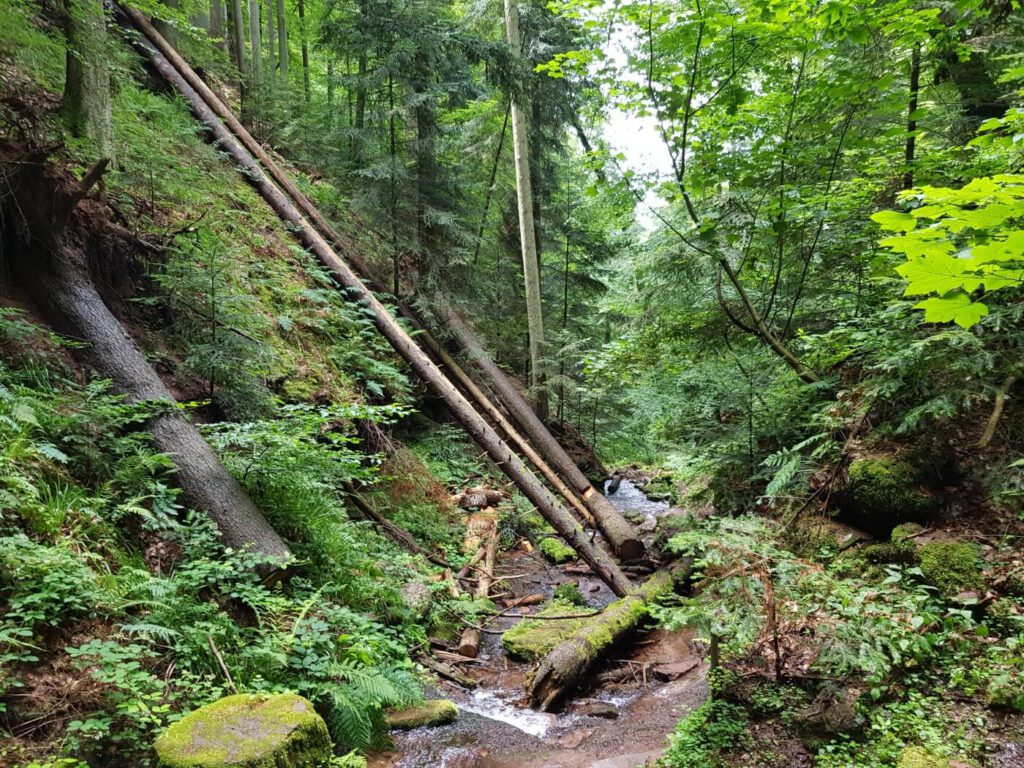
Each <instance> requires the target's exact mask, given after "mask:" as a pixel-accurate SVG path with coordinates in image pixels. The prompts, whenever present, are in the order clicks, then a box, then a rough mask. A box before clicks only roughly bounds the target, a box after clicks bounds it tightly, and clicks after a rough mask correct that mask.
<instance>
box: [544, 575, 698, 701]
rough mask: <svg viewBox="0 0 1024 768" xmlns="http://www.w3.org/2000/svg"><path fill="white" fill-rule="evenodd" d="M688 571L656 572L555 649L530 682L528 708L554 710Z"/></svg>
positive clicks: (669, 592)
mask: <svg viewBox="0 0 1024 768" xmlns="http://www.w3.org/2000/svg"><path fill="white" fill-rule="evenodd" d="M690 568H692V563H691V562H689V561H684V562H682V563H679V564H678V565H676V566H674V567H672V568H670V569H667V570H662V571H658V572H657V573H655V574H654V575H653V576H651V577H650V578H649V579H648V580H647V581H646V582H645V583H644V584H643V586H641V587H640V588H638V589H637V590H636V591H635V592H633V594H631V595H629V596H627V597H624V598H623V599H621V600H618V601H616V602H614V603H611V604H610V605H609V606H607V607H606V608H605V609H604V610H603V611H602V612H601V614H600V615H599V616H596V617H595V618H593V619H589V620H588V621H587V622H586V623H585V624H584V625H583V626H582V627H580V628H579V629H578V630H577V631H576V632H574V633H573V634H572V635H570V636H569V637H567V638H566V639H565V640H563V641H562V642H561V643H559V644H558V645H557V646H555V647H554V648H553V649H552V650H551V651H550V652H549V653H548V655H547V656H545V657H544V658H543V659H542V660H541V662H540V664H539V665H538V666H537V671H536V672H534V674H533V677H532V678H531V679H530V681H529V684H528V690H527V696H528V697H529V699H530V706H532V707H535V708H537V709H542V710H544V711H550V710H551V709H553V708H555V707H557V706H558V705H559V704H560V703H561V702H562V701H563V700H564V699H565V697H566V695H567V694H569V693H571V692H572V690H573V689H574V688H575V687H576V686H577V685H578V684H579V683H580V682H582V681H583V679H584V675H586V673H587V672H588V671H589V669H590V668H591V667H592V666H593V664H594V662H596V661H598V660H599V659H600V658H601V657H602V656H603V655H604V653H606V652H607V651H608V650H610V649H611V647H612V646H613V645H615V644H616V643H618V642H619V641H621V640H622V639H623V638H624V637H625V636H626V635H627V634H629V633H630V632H632V631H633V630H635V629H636V628H637V627H638V626H639V625H640V622H641V621H642V620H643V619H644V618H645V617H646V616H647V611H648V609H649V606H650V604H651V603H654V602H656V601H657V600H659V599H661V598H663V597H666V596H668V595H670V594H672V592H673V590H674V589H675V583H676V581H677V580H680V579H682V578H685V577H686V576H688V575H689V570H690Z"/></svg>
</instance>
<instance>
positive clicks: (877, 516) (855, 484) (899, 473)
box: [838, 456, 935, 533]
mask: <svg viewBox="0 0 1024 768" xmlns="http://www.w3.org/2000/svg"><path fill="white" fill-rule="evenodd" d="M838 501H839V503H840V505H841V506H842V508H843V510H844V511H845V512H846V513H847V515H848V516H849V517H850V518H852V519H853V521H854V522H855V523H856V524H858V525H860V526H861V527H864V528H866V529H868V530H871V531H875V532H885V533H888V532H889V531H891V530H892V529H893V528H894V527H895V526H897V525H899V524H901V523H906V522H912V521H915V520H922V519H924V518H925V517H926V516H927V514H928V512H929V511H930V510H931V509H932V507H933V506H934V503H935V500H934V497H933V496H932V494H931V493H930V492H929V491H928V490H927V489H926V488H925V487H924V486H923V485H922V483H921V481H920V479H919V477H918V473H917V471H916V470H915V469H914V467H912V466H911V465H910V464H908V463H907V462H906V461H903V460H902V459H898V458H896V457H892V456H885V457H881V458H863V459H857V460H856V461H854V462H853V463H852V464H850V469H849V483H848V485H847V488H846V490H845V491H844V492H843V493H842V494H840V496H839V499H838Z"/></svg>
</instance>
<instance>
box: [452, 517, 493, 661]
mask: <svg viewBox="0 0 1024 768" xmlns="http://www.w3.org/2000/svg"><path fill="white" fill-rule="evenodd" d="M497 551H498V525H497V522H495V524H494V525H492V526H491V527H490V529H489V530H488V532H487V545H486V552H487V554H485V555H484V567H483V570H482V571H481V573H480V578H479V579H478V580H477V582H476V590H474V592H473V597H475V598H476V599H477V600H486V599H487V597H488V595H490V592H491V583H492V582H493V580H494V561H495V556H496V555H497ZM459 653H461V654H462V655H463V656H467V657H469V658H471V659H475V658H476V656H477V654H478V653H480V630H479V629H476V628H472V627H471V628H467V629H464V630H462V638H461V639H460V640H459Z"/></svg>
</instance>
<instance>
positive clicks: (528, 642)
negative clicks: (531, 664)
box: [501, 601, 590, 661]
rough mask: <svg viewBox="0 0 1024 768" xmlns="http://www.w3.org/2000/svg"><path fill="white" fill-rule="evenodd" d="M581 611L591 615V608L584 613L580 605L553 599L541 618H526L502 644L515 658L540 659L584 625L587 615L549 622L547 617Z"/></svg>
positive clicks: (504, 636) (576, 613)
mask: <svg viewBox="0 0 1024 768" xmlns="http://www.w3.org/2000/svg"><path fill="white" fill-rule="evenodd" d="M580 613H584V615H589V613H590V612H589V611H586V612H581V611H580V609H579V608H577V607H575V606H573V605H571V604H569V603H563V602H559V601H556V602H553V603H551V604H550V605H548V606H547V607H546V608H544V610H542V611H540V613H538V614H537V616H539V617H542V618H540V619H523V620H522V621H520V622H519V623H518V624H516V625H515V626H514V627H512V628H511V629H509V630H508V631H507V632H505V634H503V635H502V636H501V644H502V646H503V647H504V648H505V652H506V653H508V655H509V656H511V657H512V658H514V659H521V660H522V661H536V660H537V659H539V658H541V657H542V656H544V655H545V654H547V652H548V651H550V650H551V649H552V648H554V647H555V646H556V645H558V644H559V643H560V642H562V641H563V640H564V639H565V638H567V637H568V636H569V635H571V634H572V633H573V632H575V631H576V630H577V629H579V628H580V627H581V626H583V623H584V622H585V621H586V618H583V617H580V618H566V619H555V620H548V621H545V620H544V618H543V617H552V616H570V617H575V616H577V615H579V614H580Z"/></svg>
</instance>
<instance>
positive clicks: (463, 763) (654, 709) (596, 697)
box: [370, 480, 706, 768]
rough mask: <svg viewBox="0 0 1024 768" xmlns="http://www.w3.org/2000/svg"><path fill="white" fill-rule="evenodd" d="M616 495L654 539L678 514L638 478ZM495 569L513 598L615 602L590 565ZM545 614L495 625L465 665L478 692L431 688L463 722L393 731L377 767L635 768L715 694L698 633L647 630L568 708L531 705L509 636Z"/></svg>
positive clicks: (524, 669)
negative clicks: (568, 588)
mask: <svg viewBox="0 0 1024 768" xmlns="http://www.w3.org/2000/svg"><path fill="white" fill-rule="evenodd" d="M608 498H609V500H610V501H612V503H613V504H614V505H615V506H616V507H617V508H618V509H619V510H621V511H622V513H623V514H624V515H625V516H627V517H628V518H630V519H631V520H632V521H634V522H635V523H636V524H637V526H638V528H639V529H640V531H641V532H642V533H643V534H644V535H645V537H650V536H652V535H653V533H654V532H655V530H656V528H657V525H658V522H659V521H660V520H661V519H663V518H665V517H667V516H670V515H672V514H676V513H677V510H673V509H672V508H670V506H669V505H668V504H667V503H665V502H662V501H653V500H650V499H648V498H647V497H646V496H645V495H644V494H643V492H642V491H641V490H640V489H639V488H638V487H637V486H636V485H634V484H633V483H632V482H630V481H629V480H623V481H622V483H621V485H620V487H619V488H618V490H617V492H616V493H614V494H612V495H610V496H609V497H608ZM495 571H496V575H497V576H498V577H499V578H503V579H504V581H503V582H502V583H503V584H505V585H506V589H507V591H508V592H510V593H512V594H511V598H513V599H514V598H515V597H519V596H523V595H528V594H535V593H544V594H546V595H549V596H550V595H551V594H552V593H553V591H554V589H555V588H556V587H557V586H558V585H560V584H564V583H569V582H571V583H575V584H577V585H578V586H579V589H580V591H581V592H582V593H583V595H584V597H585V598H586V599H587V602H588V604H589V605H590V606H591V607H593V608H600V607H603V606H605V605H607V604H608V603H609V602H611V601H612V600H613V599H614V595H612V593H611V591H610V590H609V589H608V588H607V587H606V586H605V585H604V584H603V583H602V582H601V581H600V580H599V579H597V578H595V577H594V576H593V575H592V574H591V573H590V570H589V568H587V567H586V565H584V564H583V563H569V564H567V565H562V566H554V565H550V564H548V563H546V562H545V561H543V559H542V558H541V557H540V556H539V554H536V553H534V554H524V553H522V552H503V553H502V554H501V557H500V560H499V563H498V566H497V567H496V569H495ZM537 610H538V609H537V608H536V607H531V608H522V609H518V610H517V611H516V612H515V613H513V614H512V615H509V616H503V617H501V618H499V619H498V620H496V621H494V622H493V623H491V624H490V625H488V632H487V633H486V634H485V635H484V638H483V641H482V644H481V649H480V654H479V657H478V658H477V659H476V660H475V662H474V663H471V664H469V663H467V664H465V665H463V666H462V670H463V672H465V673H466V674H468V675H469V676H471V677H473V678H474V679H476V680H477V681H478V686H477V687H476V688H475V689H473V690H467V689H464V688H460V687H458V686H456V685H454V684H450V683H446V682H439V683H438V684H437V687H436V688H435V690H433V691H428V695H429V696H436V697H443V698H448V699H451V700H452V701H454V702H455V703H456V704H458V706H459V708H460V711H461V714H460V716H459V718H458V720H457V721H456V722H455V723H453V724H451V725H447V726H442V727H439V728H420V729H416V730H413V731H408V732H399V733H395V734H393V735H394V749H393V751H390V752H387V753H381V754H377V755H374V756H373V757H372V758H371V760H370V766H371V768H635V767H636V766H643V765H644V764H645V763H646V762H647V761H648V760H651V761H653V760H654V759H656V758H657V757H658V756H659V755H660V754H661V752H662V750H663V748H664V742H665V737H666V735H667V734H668V733H669V732H670V731H671V730H672V728H673V727H674V726H675V724H676V722H678V720H679V719H680V718H681V717H683V716H684V715H685V714H686V713H687V712H689V711H690V710H692V709H693V708H695V707H697V706H698V705H699V704H700V703H701V702H702V701H703V700H704V697H705V696H706V685H705V664H704V663H703V661H702V659H701V657H700V656H699V655H698V654H697V652H696V651H695V649H694V648H693V646H692V643H691V640H692V637H691V635H690V634H689V633H686V632H676V633H668V632H665V631H663V630H651V631H648V632H644V633H640V634H637V635H635V636H634V637H632V638H630V640H629V642H628V644H627V645H625V646H624V647H621V648H618V649H616V650H615V651H613V653H612V654H610V656H609V657H608V658H607V659H606V660H605V661H604V662H602V663H601V664H600V665H598V666H597V667H595V668H594V669H593V670H592V672H591V675H590V679H589V680H588V682H587V684H586V685H585V686H584V687H582V688H581V689H580V690H578V691H577V692H576V695H575V696H574V698H573V700H572V701H570V702H569V703H568V704H567V705H566V706H565V707H564V709H563V710H562V711H560V712H558V713H557V714H551V713H546V712H537V711H534V710H532V709H529V708H527V707H526V706H525V702H524V683H525V680H526V676H527V674H528V673H529V672H530V670H531V669H532V666H533V665H532V664H528V663H522V662H518V661H515V660H513V659H510V658H509V657H508V656H506V654H505V652H504V650H503V648H502V646H501V632H502V631H504V630H506V629H508V628H510V627H512V626H514V625H515V624H516V623H517V622H518V621H520V620H521V619H522V618H523V617H526V616H529V615H531V614H533V613H536V611H537Z"/></svg>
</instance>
